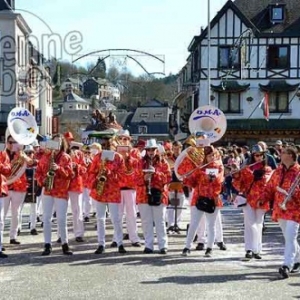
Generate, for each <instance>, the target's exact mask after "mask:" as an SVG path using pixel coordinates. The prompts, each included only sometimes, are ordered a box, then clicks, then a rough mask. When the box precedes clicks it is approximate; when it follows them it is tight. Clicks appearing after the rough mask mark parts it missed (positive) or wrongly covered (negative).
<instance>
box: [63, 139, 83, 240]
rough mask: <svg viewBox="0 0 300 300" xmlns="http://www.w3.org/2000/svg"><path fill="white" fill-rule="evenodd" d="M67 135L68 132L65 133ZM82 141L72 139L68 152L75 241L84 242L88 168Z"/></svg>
mask: <svg viewBox="0 0 300 300" xmlns="http://www.w3.org/2000/svg"><path fill="white" fill-rule="evenodd" d="M65 136H66V134H65ZM81 147H82V144H81V143H77V142H74V141H70V143H69V149H68V150H67V153H68V154H69V155H70V156H71V160H72V170H73V173H72V179H71V181H70V185H69V198H70V203H71V210H72V218H73V232H74V236H75V241H76V242H78V243H82V242H83V241H84V240H83V235H84V225H83V210H82V192H83V178H82V176H83V174H85V173H86V171H87V169H86V166H85V162H84V154H83V152H82V151H81V150H80V148H81Z"/></svg>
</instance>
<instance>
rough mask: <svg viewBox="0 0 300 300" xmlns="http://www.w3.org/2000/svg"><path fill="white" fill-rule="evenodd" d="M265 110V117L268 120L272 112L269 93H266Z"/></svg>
mask: <svg viewBox="0 0 300 300" xmlns="http://www.w3.org/2000/svg"><path fill="white" fill-rule="evenodd" d="M263 105H264V106H263V110H264V117H265V119H266V120H267V121H269V114H270V110H269V94H268V93H265V100H264V104H263Z"/></svg>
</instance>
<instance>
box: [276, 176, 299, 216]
mask: <svg viewBox="0 0 300 300" xmlns="http://www.w3.org/2000/svg"><path fill="white" fill-rule="evenodd" d="M299 183H300V172H299V173H298V174H297V176H296V178H295V180H294V181H293V183H292V185H291V187H290V189H289V191H288V192H287V191H286V190H285V189H283V188H281V187H280V186H277V187H276V190H277V191H278V192H280V193H281V194H283V195H285V198H284V200H283V201H282V202H281V203H280V204H279V207H280V208H281V209H282V210H286V209H287V208H286V205H287V203H288V202H289V201H290V200H291V199H292V197H293V194H294V192H295V190H296V188H297V187H298V186H299Z"/></svg>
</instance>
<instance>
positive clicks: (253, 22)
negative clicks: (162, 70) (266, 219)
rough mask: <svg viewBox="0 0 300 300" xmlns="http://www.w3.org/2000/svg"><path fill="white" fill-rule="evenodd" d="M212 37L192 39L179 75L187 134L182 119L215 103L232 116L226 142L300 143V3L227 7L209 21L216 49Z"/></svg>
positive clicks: (265, 1)
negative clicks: (276, 141)
mask: <svg viewBox="0 0 300 300" xmlns="http://www.w3.org/2000/svg"><path fill="white" fill-rule="evenodd" d="M208 33H209V31H208V28H206V29H203V30H202V32H201V33H200V35H199V36H195V37H194V38H193V39H192V41H191V43H190V45H189V48H188V50H189V52H190V56H189V60H188V63H187V66H185V67H184V68H183V69H182V71H181V73H180V76H179V85H180V88H179V90H178V95H177V97H176V99H175V101H174V103H175V108H178V107H179V108H180V109H179V110H178V111H181V112H180V113H179V115H180V117H179V122H180V126H179V127H180V128H182V129H183V130H182V131H181V133H183V132H184V129H185V127H184V126H186V123H185V122H186V116H184V114H185V115H186V114H188V113H191V112H192V111H193V110H194V109H196V108H197V106H203V105H207V104H211V105H214V106H217V107H219V108H220V109H221V110H222V111H223V112H224V113H225V115H226V118H227V131H226V133H225V135H224V137H223V139H222V142H224V143H229V142H235V143H239V142H240V143H245V142H247V143H248V144H252V143H255V142H256V141H257V140H258V139H260V140H261V139H263V140H266V141H268V142H270V143H272V142H273V141H275V140H278V139H283V140H286V141H292V142H295V143H300V101H299V99H300V92H299V84H300V1H299V0H276V1H273V0H251V1H249V0H235V1H231V0H229V1H227V2H226V4H225V5H224V6H223V7H222V9H221V10H220V11H219V12H218V13H217V15H216V16H215V17H214V18H213V19H212V20H211V23H210V43H209V42H208ZM208 62H209V64H208ZM189 64H190V68H189V67H188V66H189ZM187 71H190V74H189V75H187V74H186V72H187ZM209 75H210V80H208V76H209ZM180 89H181V90H183V91H184V92H185V93H184V95H183V96H182V91H181V92H180ZM188 90H190V91H192V95H187V93H186V91H188ZM184 102H187V103H186V104H185V106H186V107H188V109H189V111H187V109H184V108H183V104H182V103H184ZM267 102H268V105H269V117H268V121H267V120H266V116H265V115H266V114H264V110H263V108H264V107H265V105H264V104H266V103H267ZM181 108H182V109H181ZM182 111H183V112H182ZM265 112H266V111H265ZM179 133H180V132H179Z"/></svg>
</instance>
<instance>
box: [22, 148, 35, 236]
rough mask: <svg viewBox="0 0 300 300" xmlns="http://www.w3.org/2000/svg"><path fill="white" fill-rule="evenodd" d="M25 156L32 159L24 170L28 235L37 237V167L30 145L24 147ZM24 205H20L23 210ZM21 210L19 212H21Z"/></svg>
mask: <svg viewBox="0 0 300 300" xmlns="http://www.w3.org/2000/svg"><path fill="white" fill-rule="evenodd" d="M24 152H25V154H26V155H27V156H28V157H29V158H30V159H32V164H28V166H27V168H26V171H25V173H26V179H27V193H26V197H25V201H24V203H29V204H30V214H29V225H30V234H31V235H38V232H37V230H36V221H37V196H36V193H37V190H38V186H37V183H36V179H35V169H36V166H37V161H36V160H35V159H34V149H33V147H32V146H31V145H28V146H25V149H24ZM23 207H24V204H23V205H22V210H23ZM22 210H21V212H22ZM21 212H20V216H21V217H20V220H22V213H21Z"/></svg>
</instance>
